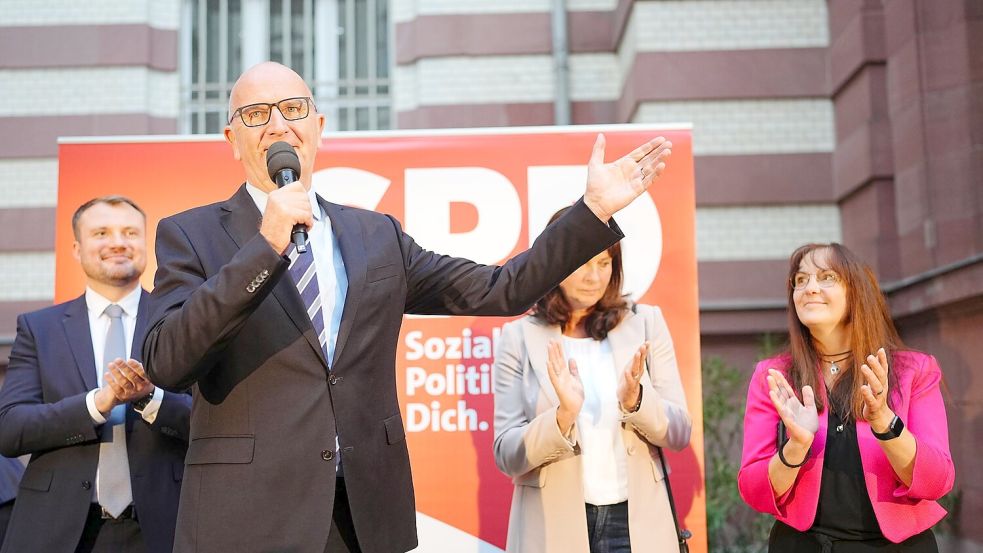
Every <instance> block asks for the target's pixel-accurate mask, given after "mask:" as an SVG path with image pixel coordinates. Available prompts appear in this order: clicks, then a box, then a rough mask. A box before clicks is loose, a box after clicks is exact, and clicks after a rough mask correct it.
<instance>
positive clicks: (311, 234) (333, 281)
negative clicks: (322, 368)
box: [246, 182, 348, 366]
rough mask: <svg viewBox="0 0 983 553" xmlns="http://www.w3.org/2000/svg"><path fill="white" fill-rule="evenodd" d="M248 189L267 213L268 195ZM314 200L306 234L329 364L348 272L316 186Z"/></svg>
mask: <svg viewBox="0 0 983 553" xmlns="http://www.w3.org/2000/svg"><path fill="white" fill-rule="evenodd" d="M246 191H247V192H249V195H250V196H251V197H252V199H253V201H254V202H256V207H257V208H259V212H260V213H266V201H267V200H268V199H269V195H268V194H267V193H266V192H263V191H262V190H260V189H259V188H256V187H255V186H253V185H251V184H249V183H248V182H247V183H246ZM307 197H308V198H309V199H310V201H311V211H312V212H313V213H314V226H313V227H311V228H310V229H308V230H307V238H308V240H310V242H311V249H312V250H314V267H315V268H316V270H317V287H318V291H319V292H320V294H321V309H322V311H321V313H322V315H323V317H324V328H325V329H327V331H328V341H327V345H326V349H327V350H328V365H329V366H330V365H331V363H332V360H333V359H334V351H335V343H336V342H337V340H338V329H339V328H340V327H341V315H342V313H343V312H344V309H345V296H346V295H347V294H348V273H346V272H345V261H344V260H343V259H342V258H341V248H340V247H339V246H338V239H337V237H335V235H334V233H333V232H331V219H330V218H328V214H327V213H325V212H324V210H323V209H321V204H320V203H319V202H318V201H317V194H315V192H314V189H313V188H311V190H308V191H307Z"/></svg>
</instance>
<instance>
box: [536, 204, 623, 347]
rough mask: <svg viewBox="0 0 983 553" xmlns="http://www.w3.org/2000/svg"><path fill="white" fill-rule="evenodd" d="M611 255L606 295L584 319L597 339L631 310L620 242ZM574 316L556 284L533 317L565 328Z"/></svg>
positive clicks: (557, 215) (554, 219) (556, 215)
mask: <svg viewBox="0 0 983 553" xmlns="http://www.w3.org/2000/svg"><path fill="white" fill-rule="evenodd" d="M569 209H570V208H569V207H565V208H563V209H561V210H559V211H557V212H556V213H554V214H553V216H552V217H550V220H549V224H552V223H553V222H554V221H556V220H557V219H559V218H560V217H561V216H562V215H563V214H564V213H566V212H567V210H569ZM607 252H608V255H610V256H611V280H610V281H609V282H608V286H607V288H605V289H604V295H603V296H601V299H600V300H598V302H597V303H595V304H594V306H593V307H591V308H590V312H589V313H588V314H587V316H586V317H585V319H584V326H585V328H586V330H587V335H588V336H590V337H591V338H593V339H595V340H603V339H605V338H607V335H608V332H610V331H611V329H613V328H614V327H616V326H618V323H620V322H621V319H622V318H623V317H624V316H625V313H626V312H627V311H628V302H627V301H625V296H624V294H622V293H621V283H622V282H623V281H624V279H625V276H624V269H623V266H622V263H621V244H620V243H618V242H615V243H614V245H612V246H611V247H609V248H608V249H607ZM572 315H573V309H572V308H571V307H570V302H569V301H567V297H566V295H565V294H564V293H563V290H562V289H561V288H560V287H559V286H557V287H556V288H553V289H552V290H550V291H549V292H547V294H546V295H545V296H543V297H542V298H540V299H539V301H537V302H536V305H535V307H533V312H532V316H533V317H535V318H537V319H539V320H540V321H543V322H545V323H546V324H548V325H559V326H560V328H561V329H563V328H566V325H567V324H568V323H569V322H570V317H571V316H572Z"/></svg>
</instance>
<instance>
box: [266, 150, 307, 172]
mask: <svg viewBox="0 0 983 553" xmlns="http://www.w3.org/2000/svg"><path fill="white" fill-rule="evenodd" d="M284 169H292V170H293V172H294V174H295V176H296V177H298V178H299V177H300V158H299V157H297V152H295V151H294V148H293V146H291V145H290V144H287V143H286V142H283V141H280V142H274V143H273V145H272V146H270V149H269V150H267V151H266V170H267V172H268V173H269V174H270V178H271V179H275V177H274V175H276V174H277V173H279V172H280V171H282V170H284Z"/></svg>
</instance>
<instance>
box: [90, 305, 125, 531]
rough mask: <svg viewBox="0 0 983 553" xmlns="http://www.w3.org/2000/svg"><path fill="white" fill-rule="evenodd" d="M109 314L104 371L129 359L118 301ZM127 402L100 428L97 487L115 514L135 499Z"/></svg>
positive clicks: (103, 502) (101, 500) (104, 504)
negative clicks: (129, 447) (127, 428)
mask: <svg viewBox="0 0 983 553" xmlns="http://www.w3.org/2000/svg"><path fill="white" fill-rule="evenodd" d="M104 313H105V314H106V316H107V317H109V332H108V333H107V334H106V347H105V348H104V349H103V356H102V358H103V362H102V369H101V370H102V371H103V372H105V370H106V367H107V366H108V365H109V363H110V362H112V361H115V360H116V359H126V332H124V330H123V308H122V307H120V306H118V305H116V304H115V303H113V304H110V305H109V306H108V307H106V310H105V311H104ZM125 422H126V405H117V406H116V407H113V410H112V411H111V412H110V414H109V417H107V419H106V423H105V424H103V425H102V429H101V430H100V444H99V477H98V478H97V479H96V490H97V494H98V496H99V505H101V506H102V508H103V509H105V510H106V511H107V512H108V513H109V514H111V515H112V516H113V517H118V516H119V515H120V513H122V512H123V510H124V509H126V507H127V506H128V505H129V504H130V503H132V502H133V490H131V489H130V461H129V459H127V457H126V424H125Z"/></svg>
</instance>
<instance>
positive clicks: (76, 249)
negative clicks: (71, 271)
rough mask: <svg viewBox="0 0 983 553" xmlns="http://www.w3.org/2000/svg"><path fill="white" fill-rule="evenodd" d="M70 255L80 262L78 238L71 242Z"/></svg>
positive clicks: (80, 245) (80, 254)
mask: <svg viewBox="0 0 983 553" xmlns="http://www.w3.org/2000/svg"><path fill="white" fill-rule="evenodd" d="M72 257H74V258H75V261H78V262H79V263H81V262H82V244H80V243H79V241H78V240H76V241H74V242H72Z"/></svg>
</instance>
